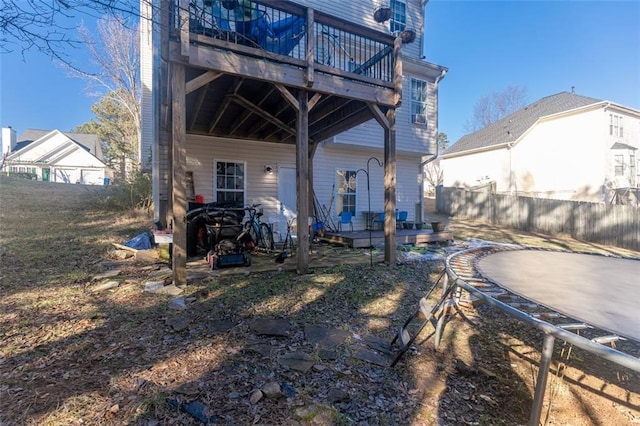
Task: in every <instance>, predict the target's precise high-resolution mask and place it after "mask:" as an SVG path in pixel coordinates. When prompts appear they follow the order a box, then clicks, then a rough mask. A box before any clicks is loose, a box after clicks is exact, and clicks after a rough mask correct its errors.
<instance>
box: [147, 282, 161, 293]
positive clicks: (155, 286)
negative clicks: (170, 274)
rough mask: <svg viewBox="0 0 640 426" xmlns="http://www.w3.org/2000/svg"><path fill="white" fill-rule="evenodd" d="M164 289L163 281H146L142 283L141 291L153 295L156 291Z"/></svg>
mask: <svg viewBox="0 0 640 426" xmlns="http://www.w3.org/2000/svg"><path fill="white" fill-rule="evenodd" d="M162 287H164V281H147V282H146V283H144V287H143V289H142V290H143V291H148V292H149V293H155V292H156V291H157V290H159V289H161V288H162Z"/></svg>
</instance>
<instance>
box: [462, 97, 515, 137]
mask: <svg viewBox="0 0 640 426" xmlns="http://www.w3.org/2000/svg"><path fill="white" fill-rule="evenodd" d="M526 104H527V88H526V87H523V86H507V87H506V88H505V89H504V90H503V91H501V92H493V93H492V94H490V95H485V96H482V97H481V98H480V99H478V102H476V104H475V106H474V107H473V119H472V120H471V121H468V122H467V124H466V125H465V129H466V130H467V131H468V132H475V131H477V130H480V129H482V128H484V127H487V126H488V125H490V124H492V123H495V122H496V121H498V120H500V119H501V118H504V117H506V116H507V115H509V114H511V113H512V112H515V111H517V110H519V109H521V108H524V106H525V105H526Z"/></svg>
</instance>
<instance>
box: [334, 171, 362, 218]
mask: <svg viewBox="0 0 640 426" xmlns="http://www.w3.org/2000/svg"><path fill="white" fill-rule="evenodd" d="M356 173H357V171H356V170H337V177H336V188H337V192H338V196H337V201H336V211H337V212H338V214H340V213H342V212H345V211H346V212H351V214H352V215H354V216H355V214H356V194H357V185H356Z"/></svg>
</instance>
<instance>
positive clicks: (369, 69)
mask: <svg viewBox="0 0 640 426" xmlns="http://www.w3.org/2000/svg"><path fill="white" fill-rule="evenodd" d="M242 5H246V6H245V7H243V6H242ZM181 6H182V10H181ZM185 7H188V12H187V11H186V10H184V8H185ZM181 16H182V17H183V18H182V19H181ZM186 16H188V20H187V19H185V18H184V17H186ZM309 19H312V22H313V24H312V25H311V26H309V25H308V22H309ZM169 22H170V28H171V30H172V31H171V34H172V37H174V38H176V37H179V36H180V31H179V30H180V29H182V30H184V26H185V25H188V28H189V31H188V32H189V34H190V37H191V42H196V43H198V42H201V43H202V44H208V45H211V46H214V47H223V48H228V49H230V50H236V49H237V51H239V52H241V53H243V54H248V55H254V56H260V57H263V58H267V59H270V60H275V61H280V62H288V61H291V60H292V62H293V63H294V64H295V63H300V64H302V63H307V61H309V55H310V54H311V55H313V63H314V64H315V66H316V70H317V71H318V72H325V73H330V74H337V75H341V76H343V77H347V78H352V79H355V80H362V81H365V82H368V83H372V84H381V85H384V86H387V85H390V84H391V83H392V82H393V77H394V55H393V46H394V37H393V36H392V35H390V34H386V33H382V32H380V31H377V30H374V29H372V28H368V27H365V26H362V25H358V24H354V23H352V22H349V21H346V20H343V19H340V18H338V17H335V16H331V15H328V14H325V13H322V12H318V11H313V13H312V14H309V13H308V12H307V8H306V7H303V6H301V5H299V4H297V3H293V2H290V1H284V0H280V1H277V2H274V1H271V2H266V1H242V0H238V1H236V0H231V1H226V0H192V1H185V0H174V1H173V7H172V8H171V12H170V17H169ZM310 34H311V37H312V39H311V38H310ZM310 42H311V43H312V45H311V46H312V47H313V48H312V49H308V48H307V46H309V43H310ZM247 48H249V49H247Z"/></svg>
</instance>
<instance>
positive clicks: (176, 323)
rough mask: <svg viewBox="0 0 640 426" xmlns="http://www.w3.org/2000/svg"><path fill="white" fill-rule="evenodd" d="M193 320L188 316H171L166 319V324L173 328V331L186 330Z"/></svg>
mask: <svg viewBox="0 0 640 426" xmlns="http://www.w3.org/2000/svg"><path fill="white" fill-rule="evenodd" d="M190 322H191V320H190V319H189V318H186V317H171V318H167V319H166V320H165V324H167V325H168V326H169V327H171V328H172V329H173V331H182V330H185V329H186V328H187V327H188V326H189V323H190Z"/></svg>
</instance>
